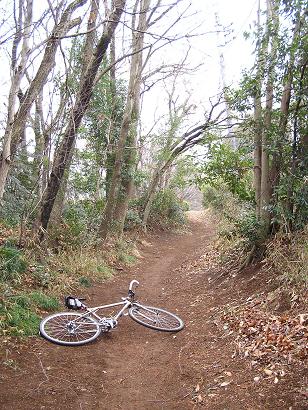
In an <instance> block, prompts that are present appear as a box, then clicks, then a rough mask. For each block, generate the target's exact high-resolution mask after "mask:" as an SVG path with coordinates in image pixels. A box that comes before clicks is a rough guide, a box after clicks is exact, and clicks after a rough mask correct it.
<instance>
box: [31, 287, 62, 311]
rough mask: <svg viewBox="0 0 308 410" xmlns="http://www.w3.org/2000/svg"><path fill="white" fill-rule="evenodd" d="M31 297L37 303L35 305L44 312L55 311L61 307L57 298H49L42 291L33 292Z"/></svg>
mask: <svg viewBox="0 0 308 410" xmlns="http://www.w3.org/2000/svg"><path fill="white" fill-rule="evenodd" d="M29 297H30V299H31V300H32V301H33V302H34V303H35V305H36V306H37V307H38V308H39V309H42V310H47V311H55V310H57V309H59V307H60V304H59V301H58V299H57V298H55V297H51V296H47V295H45V294H44V293H43V292H40V291H35V292H31V293H30V295H29Z"/></svg>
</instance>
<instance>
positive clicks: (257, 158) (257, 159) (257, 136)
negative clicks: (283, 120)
mask: <svg viewBox="0 0 308 410" xmlns="http://www.w3.org/2000/svg"><path fill="white" fill-rule="evenodd" d="M260 9H261V7H260V0H259V7H258V31H259V42H260V44H259V48H258V55H257V73H256V87H255V95H254V124H255V125H254V169H253V175H254V188H255V203H256V217H257V218H258V219H259V217H260V210H261V204H260V201H261V169H262V162H261V160H262V103H261V97H262V80H263V77H264V73H265V63H266V60H267V48H268V40H269V39H268V37H269V32H268V31H269V30H268V28H267V29H266V32H265V34H264V36H263V38H260V37H261V33H260V31H261V24H260V13H261V10H260Z"/></svg>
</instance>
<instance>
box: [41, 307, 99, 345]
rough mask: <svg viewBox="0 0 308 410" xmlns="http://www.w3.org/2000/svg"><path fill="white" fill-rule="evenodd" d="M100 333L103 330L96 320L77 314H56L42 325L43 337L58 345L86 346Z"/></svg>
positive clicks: (47, 318)
mask: <svg viewBox="0 0 308 410" xmlns="http://www.w3.org/2000/svg"><path fill="white" fill-rule="evenodd" d="M100 333H101V328H100V326H99V324H98V323H97V322H96V321H95V320H94V319H92V318H91V317H89V316H85V315H81V314H80V313H75V312H68V313H66V312H62V313H55V314H54V315H51V316H48V317H46V318H45V319H43V320H42V321H41V323H40V334H41V336H43V337H44V338H45V339H47V340H49V341H50V342H52V343H55V344H58V345H64V346H80V345H84V344H86V343H90V342H92V340H94V339H96V338H97V337H98V336H99V334H100Z"/></svg>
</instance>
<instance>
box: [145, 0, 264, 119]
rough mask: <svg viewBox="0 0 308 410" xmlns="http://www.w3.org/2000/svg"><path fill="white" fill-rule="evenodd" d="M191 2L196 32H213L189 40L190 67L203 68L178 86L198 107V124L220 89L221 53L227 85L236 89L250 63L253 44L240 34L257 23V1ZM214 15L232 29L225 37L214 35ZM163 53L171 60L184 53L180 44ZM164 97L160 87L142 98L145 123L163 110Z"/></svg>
mask: <svg viewBox="0 0 308 410" xmlns="http://www.w3.org/2000/svg"><path fill="white" fill-rule="evenodd" d="M192 3H193V7H194V10H195V11H196V12H197V14H196V17H195V19H196V24H201V25H200V26H199V28H198V29H197V30H196V31H197V32H198V33H204V32H212V33H211V34H206V35H203V36H200V37H194V38H192V39H191V40H190V45H191V51H190V54H189V62H190V64H191V66H197V65H199V64H202V65H201V66H200V67H199V68H198V70H197V71H196V72H195V73H194V74H193V75H189V76H186V78H185V79H184V77H182V79H181V81H180V84H179V85H178V92H179V94H182V95H183V98H184V95H185V91H187V92H189V93H190V94H191V95H192V96H191V101H192V102H193V103H194V104H196V106H197V107H199V108H200V110H198V108H197V112H198V111H199V113H197V115H196V116H195V121H198V115H201V112H203V110H204V106H206V105H207V101H208V99H209V98H210V97H212V96H214V95H216V94H217V93H218V92H219V91H220V90H221V88H222V69H221V64H220V61H221V54H222V55H223V61H224V74H225V75H224V77H225V80H224V81H225V84H226V85H233V86H235V85H236V84H237V83H238V82H239V80H240V78H241V72H242V70H243V69H245V68H250V67H251V66H252V64H253V61H254V56H253V45H252V43H251V40H245V39H244V36H243V32H244V31H250V28H251V27H252V26H253V24H254V21H255V20H256V16H257V7H258V0H233V1H229V0H194V1H193V2H192ZM216 14H217V16H218V20H219V23H220V25H221V26H224V27H229V28H230V29H231V30H230V33H229V34H228V35H226V36H224V34H222V33H220V34H218V35H217V33H215V32H214V31H216V27H217V26H216ZM197 22H198V23H197ZM183 24H186V23H185V22H184V23H183ZM219 46H220V47H219ZM166 53H167V54H168V53H169V57H170V58H171V56H172V57H173V58H175V56H177V58H178V59H179V60H180V59H181V58H182V57H181V56H183V54H184V49H183V43H180V44H174V45H172V48H171V50H170V49H169V50H167V51H166ZM163 94H164V90H163V87H161V86H159V87H157V89H156V90H151V94H149V95H148V96H145V97H144V107H143V111H144V112H143V115H144V117H145V118H146V119H147V121H146V122H147V123H149V124H151V123H152V122H153V120H152V121H151V116H152V117H153V115H154V116H155V117H156V118H157V117H159V115H160V114H161V112H162V111H163V110H164V107H163V103H162V99H163ZM157 107H158V108H157ZM154 113H155V114H154Z"/></svg>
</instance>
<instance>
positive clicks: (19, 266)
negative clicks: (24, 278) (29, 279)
mask: <svg viewBox="0 0 308 410" xmlns="http://www.w3.org/2000/svg"><path fill="white" fill-rule="evenodd" d="M26 269H27V262H26V261H25V259H24V257H23V254H22V252H21V251H20V250H19V249H17V248H15V247H14V246H12V245H5V246H3V247H2V248H0V281H11V280H18V279H19V278H20V275H21V274H22V273H24V272H25V271H26Z"/></svg>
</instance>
